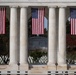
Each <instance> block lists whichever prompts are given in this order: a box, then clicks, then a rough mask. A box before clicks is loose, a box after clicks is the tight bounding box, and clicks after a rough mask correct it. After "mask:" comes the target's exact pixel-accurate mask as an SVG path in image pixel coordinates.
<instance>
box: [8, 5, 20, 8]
mask: <svg viewBox="0 0 76 75" xmlns="http://www.w3.org/2000/svg"><path fill="white" fill-rule="evenodd" d="M9 7H10V8H18V7H19V6H16V5H15V6H14V5H10V6H9Z"/></svg>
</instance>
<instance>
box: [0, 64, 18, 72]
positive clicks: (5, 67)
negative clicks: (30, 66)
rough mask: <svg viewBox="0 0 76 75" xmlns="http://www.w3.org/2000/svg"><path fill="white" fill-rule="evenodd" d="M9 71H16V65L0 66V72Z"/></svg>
mask: <svg viewBox="0 0 76 75" xmlns="http://www.w3.org/2000/svg"><path fill="white" fill-rule="evenodd" d="M1 70H3V71H11V70H18V65H17V64H10V65H0V71H1Z"/></svg>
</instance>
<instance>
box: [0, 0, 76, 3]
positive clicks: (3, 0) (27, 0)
mask: <svg viewBox="0 0 76 75" xmlns="http://www.w3.org/2000/svg"><path fill="white" fill-rule="evenodd" d="M0 2H4V3H6V2H76V0H0Z"/></svg>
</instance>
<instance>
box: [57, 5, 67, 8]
mask: <svg viewBox="0 0 76 75" xmlns="http://www.w3.org/2000/svg"><path fill="white" fill-rule="evenodd" d="M66 7H67V6H66V5H60V6H58V8H66Z"/></svg>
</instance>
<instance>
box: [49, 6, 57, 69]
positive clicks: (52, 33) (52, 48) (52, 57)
mask: <svg viewBox="0 0 76 75" xmlns="http://www.w3.org/2000/svg"><path fill="white" fill-rule="evenodd" d="M55 8H56V7H50V8H49V27H48V28H49V30H48V65H50V66H55V63H56V9H55ZM51 69H53V67H52V68H51ZM54 69H55V68H54Z"/></svg>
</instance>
